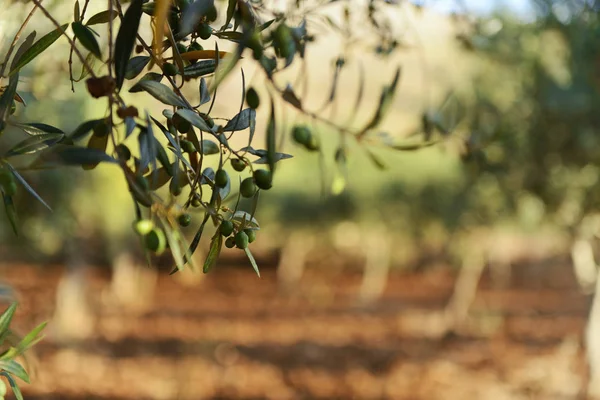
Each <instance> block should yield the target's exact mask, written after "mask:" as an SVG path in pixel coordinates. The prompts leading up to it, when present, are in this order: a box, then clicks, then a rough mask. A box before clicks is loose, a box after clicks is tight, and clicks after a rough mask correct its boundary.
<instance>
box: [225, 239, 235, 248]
mask: <svg viewBox="0 0 600 400" xmlns="http://www.w3.org/2000/svg"><path fill="white" fill-rule="evenodd" d="M225 247H227V248H228V249H233V248H234V247H235V239H234V237H233V236H231V237H228V238H227V239H226V240H225Z"/></svg>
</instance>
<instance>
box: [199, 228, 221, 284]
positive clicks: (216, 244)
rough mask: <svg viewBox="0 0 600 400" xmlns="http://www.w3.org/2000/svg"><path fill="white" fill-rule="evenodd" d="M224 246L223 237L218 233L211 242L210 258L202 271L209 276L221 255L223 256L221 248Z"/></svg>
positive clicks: (207, 258)
mask: <svg viewBox="0 0 600 400" xmlns="http://www.w3.org/2000/svg"><path fill="white" fill-rule="evenodd" d="M222 245H223V235H221V232H219V231H216V232H215V235H214V236H213V237H212V239H211V241H210V249H209V250H208V256H207V257H206V260H205V261H204V267H203V268H202V271H203V272H204V273H205V274H207V273H209V272H210V270H211V269H212V267H213V266H214V265H215V263H216V262H217V258H219V254H221V247H222Z"/></svg>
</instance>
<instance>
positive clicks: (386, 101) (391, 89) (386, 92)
mask: <svg viewBox="0 0 600 400" xmlns="http://www.w3.org/2000/svg"><path fill="white" fill-rule="evenodd" d="M399 80H400V68H398V69H397V70H396V74H395V75H394V79H393V80H392V83H391V84H390V85H389V86H388V87H385V88H384V89H383V91H382V93H381V97H380V98H379V105H378V107H377V110H376V111H375V115H373V118H372V119H371V121H370V122H369V123H368V124H367V126H365V127H364V128H363V130H362V131H361V133H360V134H359V136H362V135H364V134H365V133H366V132H367V131H369V130H370V129H373V128H375V127H376V126H377V125H378V124H379V123H380V122H381V121H382V120H383V118H384V117H385V115H386V114H387V112H388V110H389V108H390V106H391V105H392V100H393V99H394V95H395V94H396V86H397V85H398V81H399Z"/></svg>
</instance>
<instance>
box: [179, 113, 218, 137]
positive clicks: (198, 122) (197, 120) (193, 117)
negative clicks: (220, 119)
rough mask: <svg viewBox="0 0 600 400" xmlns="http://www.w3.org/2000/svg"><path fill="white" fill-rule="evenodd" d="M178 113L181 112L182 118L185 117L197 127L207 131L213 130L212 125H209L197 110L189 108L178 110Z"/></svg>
mask: <svg viewBox="0 0 600 400" xmlns="http://www.w3.org/2000/svg"><path fill="white" fill-rule="evenodd" d="M177 114H179V116H180V117H181V118H183V119H185V120H186V121H188V122H189V123H190V124H192V125H194V126H195V127H196V128H198V129H200V130H202V131H205V132H212V129H211V128H210V126H208V124H207V123H206V121H205V120H204V118H202V117H201V116H200V115H198V114H197V113H196V112H195V111H192V110H188V109H184V110H177Z"/></svg>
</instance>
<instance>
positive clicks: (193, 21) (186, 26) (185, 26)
mask: <svg viewBox="0 0 600 400" xmlns="http://www.w3.org/2000/svg"><path fill="white" fill-rule="evenodd" d="M213 6H214V0H196V1H194V2H193V3H191V4H189V5H188V6H187V7H185V9H184V10H183V13H182V16H181V28H180V34H181V35H188V34H190V33H192V31H193V30H194V27H195V26H196V25H197V23H198V21H200V19H201V18H202V17H203V16H204V15H205V14H206V11H208V10H209V9H210V8H212V7H213Z"/></svg>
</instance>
